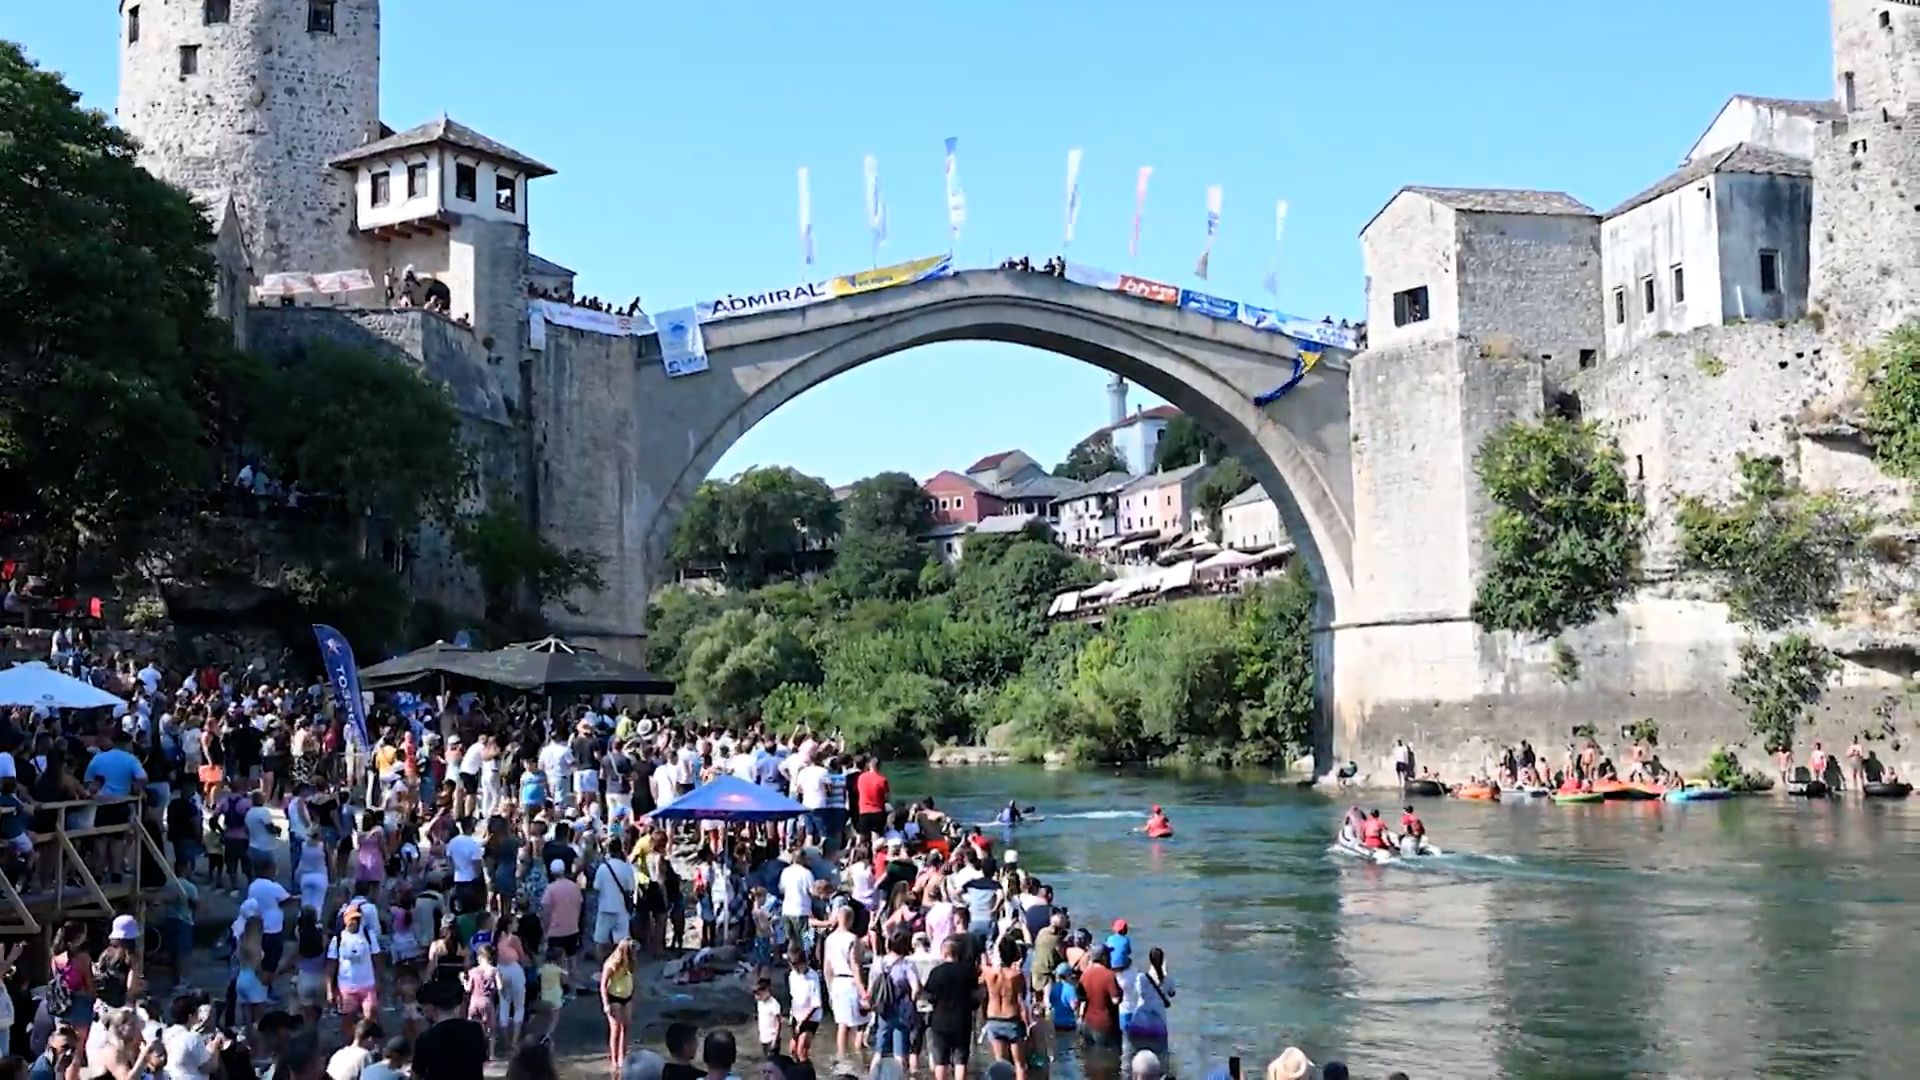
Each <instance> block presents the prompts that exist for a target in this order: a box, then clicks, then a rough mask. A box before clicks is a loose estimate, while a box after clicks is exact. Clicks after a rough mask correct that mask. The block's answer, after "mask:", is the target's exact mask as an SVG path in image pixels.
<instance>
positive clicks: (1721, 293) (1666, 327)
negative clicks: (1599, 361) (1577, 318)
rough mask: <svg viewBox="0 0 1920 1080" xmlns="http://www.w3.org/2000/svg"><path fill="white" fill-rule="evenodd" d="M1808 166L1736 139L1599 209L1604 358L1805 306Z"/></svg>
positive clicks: (1788, 315) (1793, 313)
mask: <svg viewBox="0 0 1920 1080" xmlns="http://www.w3.org/2000/svg"><path fill="white" fill-rule="evenodd" d="M1812 211H1813V170H1812V166H1811V164H1810V163H1809V162H1808V161H1807V159H1805V158H1800V157H1794V156H1792V155H1790V154H1785V153H1782V152H1780V151H1777V150H1772V149H1768V148H1767V147H1764V146H1759V145H1756V144H1754V143H1745V142H1742V143H1734V144H1733V145H1732V146H1728V147H1725V148H1722V149H1719V150H1715V151H1713V152H1711V153H1707V154H1703V155H1701V156H1699V157H1695V158H1693V159H1692V160H1690V161H1688V162H1687V163H1686V164H1685V165H1683V166H1681V167H1680V168H1679V169H1678V170H1676V171H1674V172H1673V173H1671V174H1669V175H1668V176H1666V177H1665V178H1664V179H1662V180H1661V181H1660V182H1659V183H1657V184H1655V185H1653V186H1652V187H1650V188H1648V189H1647V190H1645V191H1642V192H1641V193H1639V194H1638V195H1635V196H1633V197H1632V198H1630V199H1628V200H1627V201H1626V202H1623V203H1621V204H1620V205H1619V206H1616V207H1614V208H1613V209H1612V210H1609V211H1607V214H1606V217H1605V219H1604V220H1603V221H1602V223H1601V226H1600V266H1601V271H1600V276H1601V286H1602V288H1603V289H1604V290H1605V293H1604V295H1605V302H1606V316H1605V322H1606V338H1607V356H1609V357H1617V356H1619V355H1621V354H1622V353H1624V352H1626V351H1627V350H1629V349H1632V348H1633V347H1635V346H1637V345H1640V344H1641V343H1643V342H1645V341H1647V340H1648V339H1650V338H1652V337H1654V336H1655V335H1657V334H1677V333H1684V332H1685V331H1688V330H1692V329H1695V328H1698V327H1702V326H1718V325H1720V324H1722V323H1724V322H1726V321H1728V320H1745V319H1752V320H1766V321H1772V320H1777V319H1797V318H1799V317H1801V316H1802V315H1805V314H1806V313H1807V272H1808V251H1807V229H1808V223H1809V220H1810V218H1811V215H1812Z"/></svg>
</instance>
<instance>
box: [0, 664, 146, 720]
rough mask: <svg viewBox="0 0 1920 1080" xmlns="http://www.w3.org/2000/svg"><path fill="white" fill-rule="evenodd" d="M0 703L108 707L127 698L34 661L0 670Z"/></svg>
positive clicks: (64, 707) (61, 706)
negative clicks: (119, 696)
mask: <svg viewBox="0 0 1920 1080" xmlns="http://www.w3.org/2000/svg"><path fill="white" fill-rule="evenodd" d="M0 705H33V706H38V707H40V708H44V709H110V708H113V707H114V706H116V705H119V706H125V705H126V701H124V700H123V699H121V698H117V697H115V696H113V695H112V694H109V693H107V692H106V691H105V690H102V689H100V688H99V687H97V686H94V685H93V684H91V683H85V682H81V681H80V680H79V679H76V678H74V677H73V676H71V675H67V674H64V673H62V672H58V671H55V670H53V669H52V668H50V667H48V666H47V665H45V664H43V663H41V662H40V661H38V660H35V661H32V662H31V663H26V664H17V665H15V666H13V667H10V668H8V669H6V670H5V671H0Z"/></svg>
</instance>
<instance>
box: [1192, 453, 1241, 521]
mask: <svg viewBox="0 0 1920 1080" xmlns="http://www.w3.org/2000/svg"><path fill="white" fill-rule="evenodd" d="M1252 486H1253V476H1252V475H1251V474H1249V473H1248V472H1247V470H1246V467H1245V466H1243V465H1241V464H1240V462H1239V461H1238V460H1237V459H1234V458H1228V459H1226V460H1225V461H1222V462H1221V463H1220V467H1219V468H1217V469H1215V470H1213V472H1212V473H1211V474H1210V475H1209V476H1208V477H1207V478H1206V479H1205V480H1203V481H1201V483H1200V486H1199V487H1198V488H1197V489H1195V490H1194V495H1193V498H1194V502H1195V503H1196V504H1197V505H1198V506H1199V507H1200V509H1201V510H1202V511H1203V512H1204V513H1205V514H1206V515H1207V529H1208V531H1209V532H1211V533H1212V534H1213V538H1214V539H1215V540H1219V539H1220V512H1221V511H1222V510H1224V509H1225V508H1226V505H1227V503H1229V502H1232V501H1233V498H1234V496H1236V495H1239V494H1240V493H1241V492H1243V491H1245V490H1247V489H1248V488H1250V487H1252Z"/></svg>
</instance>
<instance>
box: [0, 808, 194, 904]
mask: <svg viewBox="0 0 1920 1080" xmlns="http://www.w3.org/2000/svg"><path fill="white" fill-rule="evenodd" d="M144 804H145V800H144V799H142V798H138V797H133V798H110V799H81V800H76V801H72V802H55V803H36V804H34V806H33V808H32V809H34V810H51V811H54V822H55V824H54V828H53V830H52V831H50V832H44V833H30V834H29V835H30V836H31V837H32V839H33V853H34V862H35V867H34V870H33V871H32V872H31V873H30V874H28V875H26V880H25V881H24V882H23V883H15V882H12V881H9V880H7V878H6V877H5V876H3V875H0V937H8V936H19V935H36V936H41V937H43V938H44V937H48V936H50V935H51V934H52V932H53V930H54V929H56V928H57V927H59V925H60V924H61V923H63V922H65V921H66V920H68V919H100V918H112V917H113V916H115V915H121V914H126V915H132V916H134V917H135V918H138V919H140V920H141V922H142V925H144V924H145V918H144V916H145V913H146V912H145V908H146V904H147V902H148V901H149V900H151V899H153V898H154V897H155V896H156V895H157V894H158V893H159V892H160V891H161V890H163V889H165V888H167V887H168V886H170V885H176V884H177V883H178V882H179V878H177V877H175V876H174V873H173V863H172V860H170V859H168V858H167V854H166V851H165V849H164V848H162V847H161V846H160V845H159V844H157V843H155V842H154V839H153V837H151V836H149V835H148V834H147V830H146V829H144V828H141V827H140V815H141V813H142V811H143V809H144ZM115 805H126V806H128V807H129V808H130V810H129V814H130V817H129V820H128V821H127V822H126V823H125V824H122V825H95V826H92V827H90V828H84V829H79V828H72V829H70V828H68V827H67V825H66V819H67V814H66V812H67V811H68V810H70V809H75V808H78V807H85V806H92V807H95V808H98V807H103V806H115ZM115 838H120V839H123V840H128V841H133V842H134V843H135V844H137V847H129V848H127V851H126V863H127V865H126V866H124V867H121V868H119V873H118V874H117V875H116V874H113V873H111V872H109V871H108V868H107V867H106V866H105V865H104V860H105V858H106V856H105V854H104V853H102V852H98V851H96V852H83V851H82V850H81V847H82V845H83V844H85V845H89V846H95V847H99V848H104V846H105V844H104V842H105V841H111V840H113V839H115ZM143 854H144V855H145V856H147V857H148V858H151V859H152V860H153V862H155V863H156V864H158V865H159V867H160V876H159V877H158V878H157V879H154V880H144V881H143V880H142V870H143V869H144V867H143V865H142V864H143V863H144V862H145V861H146V860H145V859H143V858H142V857H141V856H142V855H143ZM90 856H91V860H92V861H91V862H90V861H89V857H90ZM41 882H44V883H46V885H45V887H41V888H36V887H35V884H36V883H41ZM21 884H24V885H25V889H24V891H23V889H22V888H21Z"/></svg>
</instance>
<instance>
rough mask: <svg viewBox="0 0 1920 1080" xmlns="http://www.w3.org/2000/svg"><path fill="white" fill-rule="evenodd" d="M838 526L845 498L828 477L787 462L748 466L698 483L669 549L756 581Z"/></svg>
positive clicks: (790, 563)
mask: <svg viewBox="0 0 1920 1080" xmlns="http://www.w3.org/2000/svg"><path fill="white" fill-rule="evenodd" d="M839 532H840V505H839V503H838V502H836V501H835V500H834V497H833V489H831V488H829V487H827V485H826V484H825V483H824V482H823V481H821V480H818V479H816V478H814V477H811V476H807V475H805V474H804V473H801V472H798V471H797V470H794V469H788V468H783V467H770V468H759V469H748V470H747V471H746V472H743V473H741V474H740V475H739V476H737V477H734V478H733V479H732V480H719V481H715V480H709V481H707V482H706V483H704V484H702V485H700V488H699V490H698V491H696V492H695V493H694V497H693V501H692V503H691V504H690V505H689V506H688V508H687V513H686V515H685V516H684V517H682V518H681V521H680V528H679V529H678V530H677V531H676V532H675V533H674V538H673V546H672V548H671V551H670V555H671V557H672V558H673V559H674V561H675V562H676V563H678V564H680V565H681V566H683V567H684V566H691V565H694V564H699V563H711V564H718V565H719V566H720V567H721V568H722V569H723V570H725V571H726V574H727V577H728V580H730V581H731V582H733V583H734V584H736V585H740V586H742V587H745V588H757V587H759V586H760V585H763V584H765V583H766V582H767V581H769V580H771V579H772V578H773V577H774V576H775V575H776V574H778V573H781V572H791V571H792V570H793V568H794V565H795V559H796V557H797V556H799V555H800V553H802V552H805V551H810V550H816V549H819V548H824V547H826V546H828V545H829V544H831V543H832V542H833V540H834V537H836V536H837V535H839Z"/></svg>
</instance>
